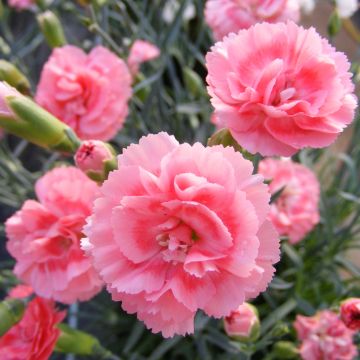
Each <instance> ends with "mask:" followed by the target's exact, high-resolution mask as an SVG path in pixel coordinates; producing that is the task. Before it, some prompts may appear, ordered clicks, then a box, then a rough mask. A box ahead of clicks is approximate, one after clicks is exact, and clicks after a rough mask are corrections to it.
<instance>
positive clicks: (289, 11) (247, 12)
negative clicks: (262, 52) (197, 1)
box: [205, 0, 300, 40]
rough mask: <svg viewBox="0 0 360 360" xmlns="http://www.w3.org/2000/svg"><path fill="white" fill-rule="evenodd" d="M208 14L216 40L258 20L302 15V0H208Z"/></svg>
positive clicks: (295, 19)
mask: <svg viewBox="0 0 360 360" xmlns="http://www.w3.org/2000/svg"><path fill="white" fill-rule="evenodd" d="M205 18H206V21H207V23H208V24H209V26H210V28H211V29H212V31H213V33H214V37H215V39H216V40H221V39H222V38H223V37H224V36H225V35H228V34H229V33H232V32H238V31H239V30H241V29H248V28H249V27H250V26H251V25H254V24H256V23H259V22H263V21H266V22H269V23H277V22H281V21H286V20H293V21H298V20H299V18H300V5H299V0H207V2H206V7H205Z"/></svg>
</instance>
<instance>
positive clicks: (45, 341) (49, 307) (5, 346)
mask: <svg viewBox="0 0 360 360" xmlns="http://www.w3.org/2000/svg"><path fill="white" fill-rule="evenodd" d="M65 315H66V314H65V312H64V311H62V312H59V311H57V310H56V309H55V303H54V302H53V301H50V300H45V299H42V298H39V297H36V298H35V299H33V300H32V301H31V302H30V303H29V305H28V306H27V308H26V310H25V313H24V316H23V318H22V319H21V320H20V322H19V323H17V324H16V325H15V326H13V327H12V328H11V329H10V330H9V331H8V332H7V333H6V334H5V335H3V336H2V337H1V338H0V359H2V360H47V359H49V357H50V355H51V353H52V352H53V350H54V347H55V343H56V341H57V339H58V337H59V335H60V330H59V329H58V328H57V327H56V325H57V324H59V323H60V322H61V321H62V320H63V319H64V318H65Z"/></svg>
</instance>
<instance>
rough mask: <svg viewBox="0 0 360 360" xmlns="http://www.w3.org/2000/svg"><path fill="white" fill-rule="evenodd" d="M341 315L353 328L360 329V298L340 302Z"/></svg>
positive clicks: (347, 325) (347, 324)
mask: <svg viewBox="0 0 360 360" xmlns="http://www.w3.org/2000/svg"><path fill="white" fill-rule="evenodd" d="M340 316H341V320H342V321H343V323H344V324H345V325H346V327H348V328H349V329H351V330H355V331H359V330H360V299H359V298H350V299H347V300H345V301H343V302H342V303H341V304H340Z"/></svg>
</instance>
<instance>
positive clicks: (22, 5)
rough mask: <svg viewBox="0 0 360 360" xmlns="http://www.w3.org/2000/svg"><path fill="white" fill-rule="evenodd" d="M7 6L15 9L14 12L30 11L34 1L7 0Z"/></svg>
mask: <svg viewBox="0 0 360 360" xmlns="http://www.w3.org/2000/svg"><path fill="white" fill-rule="evenodd" d="M8 4H9V6H11V7H13V8H15V9H16V10H19V11H20V10H26V9H30V8H31V7H32V6H34V5H35V0H9V1H8Z"/></svg>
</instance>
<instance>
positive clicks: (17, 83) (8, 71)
mask: <svg viewBox="0 0 360 360" xmlns="http://www.w3.org/2000/svg"><path fill="white" fill-rule="evenodd" d="M0 81H6V82H7V83H8V84H9V85H11V86H13V87H14V88H15V89H17V90H19V91H20V92H21V93H23V94H29V93H30V83H29V80H28V79H27V78H26V77H25V75H24V74H23V73H22V72H21V71H20V70H19V69H18V68H17V67H16V66H14V65H13V64H11V63H10V62H8V61H6V60H0Z"/></svg>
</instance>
